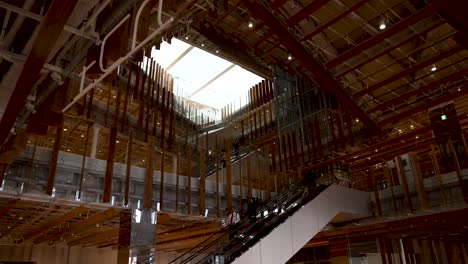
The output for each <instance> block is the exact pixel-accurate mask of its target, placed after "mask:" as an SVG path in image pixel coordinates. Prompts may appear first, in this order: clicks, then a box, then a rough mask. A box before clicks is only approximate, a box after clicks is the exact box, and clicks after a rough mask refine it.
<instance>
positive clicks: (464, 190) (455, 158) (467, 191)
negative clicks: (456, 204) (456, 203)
mask: <svg viewBox="0 0 468 264" xmlns="http://www.w3.org/2000/svg"><path fill="white" fill-rule="evenodd" d="M449 147H450V151H451V152H452V156H453V163H454V164H455V168H456V172H457V178H458V183H459V184H460V188H461V191H462V195H463V200H464V201H465V204H468V189H467V187H466V184H465V181H464V180H463V176H462V173H461V168H460V163H459V162H458V154H457V151H456V150H455V148H454V147H453V143H452V139H450V138H449Z"/></svg>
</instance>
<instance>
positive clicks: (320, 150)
mask: <svg viewBox="0 0 468 264" xmlns="http://www.w3.org/2000/svg"><path fill="white" fill-rule="evenodd" d="M314 126H315V140H316V146H317V159H322V158H323V147H322V137H321V135H320V134H321V133H320V122H319V121H318V120H317V117H316V118H315V122H314Z"/></svg>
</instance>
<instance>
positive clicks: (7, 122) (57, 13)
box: [0, 0, 78, 145]
mask: <svg viewBox="0 0 468 264" xmlns="http://www.w3.org/2000/svg"><path fill="white" fill-rule="evenodd" d="M77 2H78V0H54V1H52V3H51V4H50V7H49V9H48V10H47V13H46V15H45V16H44V18H43V20H42V22H41V24H40V25H39V28H38V30H37V32H36V33H37V34H36V37H35V39H34V40H33V42H32V48H31V51H30V53H29V55H28V57H27V58H26V61H25V62H24V65H23V69H22V70H21V73H20V75H19V76H18V79H17V81H16V84H15V86H14V87H15V88H14V90H13V92H12V93H11V96H10V100H9V101H8V104H7V106H6V108H5V112H4V113H3V116H2V119H1V120H0V127H1V128H2V129H0V145H3V144H4V143H5V141H6V139H7V138H8V136H9V134H10V130H11V128H12V127H13V125H14V124H15V122H16V118H17V117H18V116H19V114H20V113H21V111H23V107H24V105H25V104H26V99H27V97H28V96H29V94H30V93H31V91H32V89H33V88H34V84H35V83H36V80H37V76H38V75H39V73H40V71H41V70H42V67H43V66H44V64H45V63H46V61H47V58H48V57H49V54H50V52H51V51H52V49H53V48H54V46H55V43H56V42H57V39H58V38H59V36H60V34H61V33H62V31H63V28H64V26H65V24H66V22H67V20H68V19H69V18H70V16H71V14H72V11H73V9H74V8H75V5H76V3H77ZM44 36H47V37H46V38H44Z"/></svg>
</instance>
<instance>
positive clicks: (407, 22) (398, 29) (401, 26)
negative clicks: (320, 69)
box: [325, 4, 437, 69]
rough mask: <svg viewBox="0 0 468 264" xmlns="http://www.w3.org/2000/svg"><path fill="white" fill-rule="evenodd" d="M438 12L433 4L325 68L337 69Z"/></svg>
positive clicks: (341, 56) (344, 54)
mask: <svg viewBox="0 0 468 264" xmlns="http://www.w3.org/2000/svg"><path fill="white" fill-rule="evenodd" d="M436 11H437V5H436V4H431V5H429V6H427V7H425V8H423V9H421V10H420V11H418V12H417V13H415V14H413V15H411V16H410V17H407V18H405V19H403V20H401V21H400V22H398V23H396V24H395V25H393V26H391V27H389V28H388V29H387V30H386V31H384V32H382V33H380V34H378V35H375V36H373V37H371V38H369V39H367V40H366V41H364V42H362V43H361V44H359V45H358V46H356V47H354V48H351V49H349V50H347V51H345V52H344V53H342V54H340V55H339V56H338V57H336V58H334V59H332V60H330V61H329V62H327V63H325V66H326V67H327V68H328V69H331V68H334V67H336V66H337V65H339V64H341V63H342V62H344V61H346V60H348V59H349V58H351V57H353V56H356V55H358V54H360V53H361V52H363V51H364V50H366V49H368V48H370V47H372V46H374V45H376V44H378V43H380V42H382V41H383V40H384V39H386V38H388V37H390V36H392V35H394V34H396V33H398V32H401V31H402V30H405V29H407V28H408V27H409V26H411V25H413V24H415V23H416V22H418V21H420V20H422V19H424V18H426V17H428V16H430V15H432V14H433V13H434V12H436Z"/></svg>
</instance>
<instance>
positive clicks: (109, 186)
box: [102, 77, 121, 203]
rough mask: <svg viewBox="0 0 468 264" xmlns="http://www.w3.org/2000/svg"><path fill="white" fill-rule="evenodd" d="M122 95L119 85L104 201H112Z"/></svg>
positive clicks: (111, 131) (105, 178) (113, 84)
mask: <svg viewBox="0 0 468 264" xmlns="http://www.w3.org/2000/svg"><path fill="white" fill-rule="evenodd" d="M116 78H117V77H114V80H113V81H112V87H114V86H115V83H116ZM120 95H121V89H120V85H117V100H116V106H115V113H114V121H113V123H112V127H111V129H110V135H109V153H108V156H107V163H106V174H105V177H104V190H103V195H102V202H103V203H108V202H110V201H111V196H112V178H113V176H114V159H115V144H116V140H117V127H118V123H119V111H120Z"/></svg>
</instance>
